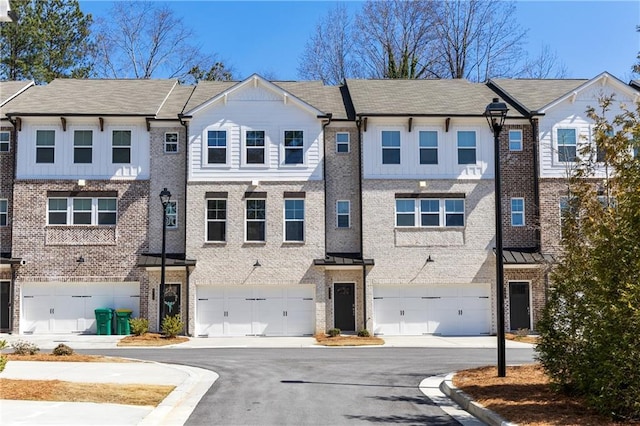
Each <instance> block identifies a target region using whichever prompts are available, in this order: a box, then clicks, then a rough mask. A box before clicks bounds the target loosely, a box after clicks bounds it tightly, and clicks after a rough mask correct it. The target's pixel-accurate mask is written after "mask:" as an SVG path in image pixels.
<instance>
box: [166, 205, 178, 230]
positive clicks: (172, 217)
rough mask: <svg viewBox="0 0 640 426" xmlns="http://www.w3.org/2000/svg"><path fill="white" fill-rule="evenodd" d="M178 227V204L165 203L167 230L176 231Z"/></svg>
mask: <svg viewBox="0 0 640 426" xmlns="http://www.w3.org/2000/svg"><path fill="white" fill-rule="evenodd" d="M177 227H178V202H177V201H169V202H168V203H167V228H169V229H176V228H177Z"/></svg>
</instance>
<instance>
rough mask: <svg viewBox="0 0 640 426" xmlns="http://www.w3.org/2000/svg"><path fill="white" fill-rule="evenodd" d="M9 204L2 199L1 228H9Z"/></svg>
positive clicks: (0, 205) (0, 204)
mask: <svg viewBox="0 0 640 426" xmlns="http://www.w3.org/2000/svg"><path fill="white" fill-rule="evenodd" d="M8 209H9V203H8V201H7V200H1V199H0V226H7V223H9V210H8Z"/></svg>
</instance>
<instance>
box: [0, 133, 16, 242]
mask: <svg viewBox="0 0 640 426" xmlns="http://www.w3.org/2000/svg"><path fill="white" fill-rule="evenodd" d="M0 130H2V131H8V132H10V142H9V151H8V152H0V199H5V200H7V225H6V226H0V253H11V240H12V238H11V224H12V217H13V177H14V170H15V166H14V164H15V152H16V144H15V136H16V132H14V131H13V127H11V126H7V127H5V126H2V127H0Z"/></svg>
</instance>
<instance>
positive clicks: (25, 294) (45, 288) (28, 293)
mask: <svg viewBox="0 0 640 426" xmlns="http://www.w3.org/2000/svg"><path fill="white" fill-rule="evenodd" d="M99 308H111V309H130V310H131V311H133V312H132V316H133V317H137V316H140V284H139V283H137V282H125V283H73V284H69V283H54V284H52V283H25V284H22V318H21V320H20V332H21V333H96V331H97V329H96V319H95V309H99Z"/></svg>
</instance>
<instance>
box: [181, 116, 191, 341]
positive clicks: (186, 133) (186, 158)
mask: <svg viewBox="0 0 640 426" xmlns="http://www.w3.org/2000/svg"><path fill="white" fill-rule="evenodd" d="M183 118H184V116H183V115H182V114H178V120H179V121H180V124H181V125H182V126H183V127H184V206H185V209H184V213H185V215H184V216H185V220H184V240H183V241H184V251H185V259H186V258H187V220H186V219H187V214H188V211H189V209H187V181H188V173H189V147H188V143H189V122H188V121H185V120H183ZM184 270H185V272H186V277H185V278H186V283H185V284H186V285H187V314H186V326H185V333H186V334H187V336H191V334H190V333H189V311H190V309H189V304H190V302H191V298H190V291H189V288H190V287H191V282H190V281H191V273H190V271H189V266H188V265H186V266H185V268H184Z"/></svg>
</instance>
